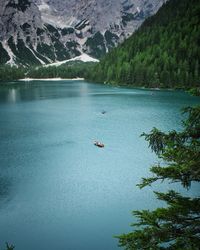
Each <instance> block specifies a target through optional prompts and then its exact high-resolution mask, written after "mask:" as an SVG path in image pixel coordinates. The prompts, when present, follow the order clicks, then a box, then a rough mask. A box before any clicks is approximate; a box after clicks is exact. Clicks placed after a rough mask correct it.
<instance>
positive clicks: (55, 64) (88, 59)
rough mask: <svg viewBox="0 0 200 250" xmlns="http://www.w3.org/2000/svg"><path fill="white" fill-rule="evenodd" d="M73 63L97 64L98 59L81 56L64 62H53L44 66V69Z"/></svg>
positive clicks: (85, 55)
mask: <svg viewBox="0 0 200 250" xmlns="http://www.w3.org/2000/svg"><path fill="white" fill-rule="evenodd" d="M74 61H81V62H99V60H98V59H95V58H93V57H91V56H89V55H87V54H82V55H80V56H77V57H74V58H71V59H69V60H64V61H60V62H55V63H50V64H47V65H45V66H44V67H49V66H60V65H62V64H65V63H67V62H74Z"/></svg>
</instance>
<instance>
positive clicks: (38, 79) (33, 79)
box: [17, 77, 85, 82]
mask: <svg viewBox="0 0 200 250" xmlns="http://www.w3.org/2000/svg"><path fill="white" fill-rule="evenodd" d="M84 80H85V79H84V78H61V77H57V78H23V79H18V80H17V81H21V82H30V81H84Z"/></svg>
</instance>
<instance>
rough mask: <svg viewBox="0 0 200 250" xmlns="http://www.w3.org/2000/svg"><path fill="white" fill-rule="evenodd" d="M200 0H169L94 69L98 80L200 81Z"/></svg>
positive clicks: (151, 84) (179, 83)
mask: <svg viewBox="0 0 200 250" xmlns="http://www.w3.org/2000/svg"><path fill="white" fill-rule="evenodd" d="M199 13H200V1H198V0H182V1H179V0H171V1H167V2H166V3H165V4H164V5H163V7H162V8H161V9H160V10H159V11H158V12H157V14H156V15H154V16H152V17H150V18H148V19H147V20H146V21H145V22H144V23H143V25H142V26H141V27H140V28H139V29H138V30H137V31H136V32H135V33H134V34H133V35H132V36H131V37H130V38H129V39H128V40H126V41H125V42H124V43H123V44H121V45H120V46H119V47H117V48H115V49H113V50H112V51H111V53H108V54H107V55H106V56H105V57H104V58H103V59H102V60H101V62H100V64H98V65H96V67H95V70H93V71H91V72H90V74H89V75H88V79H90V80H91V81H98V82H109V83H117V84H121V85H123V84H128V85H134V86H145V87H164V88H174V87H177V88H178V87H188V88H191V87H193V86H198V85H199V84H200V62H199V58H200V47H199V44H200V16H199Z"/></svg>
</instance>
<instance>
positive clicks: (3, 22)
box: [0, 0, 165, 66]
mask: <svg viewBox="0 0 200 250" xmlns="http://www.w3.org/2000/svg"><path fill="white" fill-rule="evenodd" d="M164 2H165V0H1V2H0V55H1V56H0V64H5V63H7V64H11V65H13V64H17V65H24V66H26V65H27V66H28V65H31V64H48V63H53V62H56V61H62V60H67V59H70V58H73V57H76V56H80V55H81V54H83V53H86V54H88V55H90V56H92V57H94V58H101V57H102V56H103V55H104V54H105V53H106V52H108V51H110V50H111V48H113V47H115V46H116V45H117V44H119V43H121V42H122V41H123V40H124V39H125V38H127V37H128V36H130V35H131V34H132V33H133V32H134V31H135V30H136V29H137V28H138V27H139V26H140V25H141V24H142V22H143V21H144V20H145V19H146V18H147V17H149V16H151V15H152V14H154V13H156V12H157V10H158V9H159V8H160V7H161V5H162V4H163V3H164Z"/></svg>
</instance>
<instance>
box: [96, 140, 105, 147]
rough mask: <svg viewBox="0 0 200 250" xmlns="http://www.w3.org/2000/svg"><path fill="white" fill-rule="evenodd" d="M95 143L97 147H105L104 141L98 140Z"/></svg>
mask: <svg viewBox="0 0 200 250" xmlns="http://www.w3.org/2000/svg"><path fill="white" fill-rule="evenodd" d="M94 145H95V146H97V147H99V148H104V147H105V146H104V144H103V143H101V142H98V141H95V142H94Z"/></svg>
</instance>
